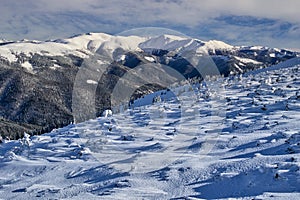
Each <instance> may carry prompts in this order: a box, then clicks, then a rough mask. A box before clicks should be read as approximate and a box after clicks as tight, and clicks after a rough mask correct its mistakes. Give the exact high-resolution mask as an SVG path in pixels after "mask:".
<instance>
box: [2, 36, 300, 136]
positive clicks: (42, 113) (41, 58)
mask: <svg viewBox="0 0 300 200" xmlns="http://www.w3.org/2000/svg"><path fill="white" fill-rule="evenodd" d="M3 41H4V40H3ZM203 54H204V55H206V56H207V57H209V59H210V60H211V63H214V65H215V66H217V68H218V70H219V71H220V74H221V75H224V76H229V75H231V74H238V73H246V72H248V71H251V70H254V69H259V68H265V67H268V66H271V65H275V64H278V63H281V62H284V61H286V60H289V59H292V58H296V57H299V53H298V52H292V51H289V50H284V49H275V48H267V47H260V46H231V45H228V44H226V43H224V42H221V41H214V40H212V41H208V42H204V41H201V40H198V39H193V38H188V37H182V36H172V35H160V36H157V37H138V36H112V35H108V34H105V33H87V34H82V35H77V36H73V37H70V38H68V39H58V40H50V41H34V40H33V41H30V40H22V41H17V42H11V41H4V43H3V42H2V45H1V44H0V84H1V85H0V109H1V113H0V116H1V117H3V118H4V119H5V120H8V121H9V122H10V123H9V124H10V125H11V126H12V129H5V130H4V128H3V127H4V126H2V129H3V130H1V128H0V132H1V134H2V136H3V137H10V138H12V139H13V138H18V137H19V136H21V135H22V134H23V132H24V130H27V131H29V133H30V134H40V133H44V132H49V131H50V130H52V129H53V128H57V127H62V126H65V125H68V124H69V123H72V122H73V121H74V119H73V115H72V95H73V94H72V92H73V86H74V81H75V80H76V76H77V73H78V72H79V71H80V69H82V68H83V67H84V66H85V65H87V64H88V63H89V61H92V63H93V62H94V61H95V62H96V63H103V61H105V63H107V66H106V68H107V70H106V71H105V73H104V74H103V76H102V77H98V80H94V79H91V80H86V81H87V84H91V83H92V84H94V83H95V84H96V83H97V82H98V85H97V87H96V89H95V90H96V95H95V98H96V99H95V110H96V116H100V115H101V113H102V112H103V110H105V109H109V108H111V94H112V92H113V90H114V87H115V86H116V84H117V83H118V81H119V80H120V78H121V77H123V76H124V75H125V74H126V73H128V72H129V71H130V70H132V69H134V68H136V67H139V66H142V65H151V66H153V70H158V71H160V70H161V69H160V67H159V66H160V65H163V66H168V67H170V68H172V69H174V70H176V71H178V72H179V73H180V74H181V75H182V76H183V77H185V78H193V77H201V75H200V74H199V71H198V70H197V69H196V68H195V67H196V66H194V63H193V61H192V60H190V55H192V56H193V55H196V56H198V58H200V57H201V55H203ZM199 56H200V57H199ZM93 59H94V61H93ZM154 66H155V67H154ZM97 67H98V69H97ZM97 67H96V68H94V69H92V71H90V73H95V74H97V73H98V72H97V70H100V71H103V69H102V68H101V64H99V66H97ZM93 70H94V71H93ZM163 73H164V71H163V70H162V71H161V74H163ZM165 73H166V72H165ZM126 84H127V85H128V84H129V86H130V82H127V83H126ZM158 89H162V87H161V86H159V85H147V86H146V87H142V88H140V89H139V90H138V91H136V92H135V94H132V98H133V99H134V98H138V97H141V96H142V95H144V94H148V93H151V92H154V91H156V90H158ZM90 92H92V91H90ZM81 97H82V98H84V96H81ZM45 102H47V103H45ZM13 122H16V123H21V124H24V128H22V129H20V130H19V131H15V132H13V131H7V130H16V129H15V128H14V127H13ZM0 123H1V122H0ZM6 125H7V123H6ZM16 126H17V127H20V126H19V125H17V124H16ZM25 126H26V127H27V128H25ZM6 127H7V126H6ZM28 127H34V128H32V129H28ZM36 127H38V128H36ZM4 133H5V134H4ZM14 134H16V135H18V137H15V136H14Z"/></svg>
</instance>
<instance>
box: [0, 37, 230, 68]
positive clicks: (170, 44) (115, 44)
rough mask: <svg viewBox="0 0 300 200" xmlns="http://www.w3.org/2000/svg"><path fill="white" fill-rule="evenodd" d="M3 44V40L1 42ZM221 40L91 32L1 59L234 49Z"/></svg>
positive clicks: (15, 49)
mask: <svg viewBox="0 0 300 200" xmlns="http://www.w3.org/2000/svg"><path fill="white" fill-rule="evenodd" d="M0 42H1V41H0ZM232 48H234V47H233V46H231V45H228V44H226V43H224V42H221V41H215V40H212V41H208V42H203V41H200V40H197V39H192V38H186V37H179V36H173V35H161V36H156V37H152V38H151V37H150V38H149V37H139V36H113V35H108V34H105V33H88V34H84V35H78V36H74V37H72V38H68V39H58V40H52V41H46V42H44V41H29V40H22V41H16V42H13V43H9V44H6V45H2V46H0V56H1V57H3V58H6V59H7V60H8V61H10V62H16V61H17V56H16V55H18V54H21V53H24V54H25V55H27V56H31V55H33V54H35V53H37V54H40V55H47V56H63V55H68V54H73V55H76V56H79V57H81V58H86V57H88V56H90V55H92V54H93V53H95V52H98V53H105V55H109V56H111V57H112V54H113V52H114V51H115V50H118V49H121V50H122V51H139V50H141V49H143V50H145V49H147V50H149V49H163V50H172V51H177V52H178V53H182V52H185V51H190V50H193V51H196V52H202V53H203V52H206V51H208V50H213V51H214V50H215V49H232Z"/></svg>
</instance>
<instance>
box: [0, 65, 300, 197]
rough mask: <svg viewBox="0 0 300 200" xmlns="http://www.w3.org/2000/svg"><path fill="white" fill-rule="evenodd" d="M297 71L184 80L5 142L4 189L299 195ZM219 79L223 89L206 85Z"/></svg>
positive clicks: (0, 187)
mask: <svg viewBox="0 0 300 200" xmlns="http://www.w3.org/2000/svg"><path fill="white" fill-rule="evenodd" d="M299 77H300V66H299V65H296V66H290V67H281V68H280V67H277V68H276V69H274V70H269V71H264V72H260V73H258V72H257V73H252V74H248V75H247V76H240V75H237V76H231V77H228V78H219V79H217V80H210V81H209V80H208V81H206V82H201V83H194V84H192V87H190V86H189V85H183V86H177V87H174V88H171V90H161V91H159V92H156V93H154V94H150V95H148V96H145V97H143V98H140V99H138V100H136V101H134V102H133V104H132V108H131V109H129V110H125V111H124V112H121V113H119V114H114V115H113V116H111V117H99V118H95V119H91V120H89V121H86V122H83V123H79V124H71V125H69V126H67V127H64V128H61V129H56V130H53V131H52V132H50V133H47V134H44V135H41V136H32V137H30V138H28V135H26V137H25V138H24V139H20V140H16V141H7V140H5V141H4V143H3V144H1V145H0V160H1V162H0V163H1V170H0V177H1V178H0V193H1V197H2V198H4V199H82V198H85V199H233V198H238V199H297V198H298V197H299V195H300V188H299V184H300V170H299V169H300V127H299V119H300V115H299V113H300V93H299V91H300V78H299ZM219 83H221V86H222V87H224V89H225V90H224V94H216V93H214V90H213V89H212V87H207V86H212V85H214V84H217V85H219ZM191 94H195V95H196V96H197V101H196V102H194V101H192V100H191V98H190V96H191ZM215 95H223V96H224V97H225V99H224V101H223V100H222V99H220V98H214V97H215ZM177 97H180V98H181V100H180V99H178V98H177ZM183 100H185V101H183ZM182 102H185V103H187V105H189V109H186V110H185V114H184V113H183V112H182V106H184V105H182ZM223 109H225V110H226V115H225V116H224V118H220V117H218V114H217V113H218V112H217V111H220V110H223ZM195 112H196V113H197V114H199V116H200V118H199V119H197V120H196V119H195ZM188 113H190V114H188ZM209 144H213V146H212V147H210V148H208V149H209V151H208V152H203V151H204V150H205V149H207V148H206V147H207V145H209Z"/></svg>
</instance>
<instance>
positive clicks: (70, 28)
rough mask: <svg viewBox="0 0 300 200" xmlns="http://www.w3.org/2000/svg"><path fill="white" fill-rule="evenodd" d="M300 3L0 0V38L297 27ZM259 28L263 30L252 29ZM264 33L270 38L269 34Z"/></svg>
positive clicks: (227, 33) (278, 0)
mask: <svg viewBox="0 0 300 200" xmlns="http://www.w3.org/2000/svg"><path fill="white" fill-rule="evenodd" d="M299 8H300V1H297V0H285V1H282V0H155V1H154V0H153V1H150V0H126V1H122V0H85V1H82V0H72V1H70V0H51V1H49V0H23V1H19V0H10V1H6V0H0V13H1V14H0V26H1V27H2V28H1V29H0V37H8V38H9V37H10V38H13V39H15V38H18V39H21V38H24V37H26V38H32V39H45V38H53V37H54V38H57V37H65V36H68V35H71V34H73V33H82V32H91V31H103V32H109V33H114V32H118V31H121V30H125V29H128V28H134V27H141V26H164V27H168V28H173V27H177V28H178V27H179V29H180V30H179V31H183V29H184V27H186V30H187V31H191V32H194V33H195V32H197V28H199V27H205V28H206V29H207V30H208V31H209V32H212V33H216V31H220V32H219V34H217V33H216V34H215V35H222V34H223V35H224V37H223V38H224V39H226V38H227V39H228V38H235V36H236V35H237V36H238V35H241V34H242V33H243V34H244V33H245V32H246V31H250V33H251V31H252V32H255V27H254V28H247V27H242V28H240V29H239V28H238V26H232V27H231V28H232V29H233V30H231V29H229V28H228V27H229V26H227V27H226V24H222V25H220V26H219V27H218V23H219V22H218V21H216V20H215V18H216V17H219V16H222V15H237V16H242V15H243V16H253V17H259V18H271V19H276V20H279V21H282V22H284V21H286V22H289V23H291V24H294V26H298V27H299V26H300V25H299V24H300V12H299V11H298V10H299ZM256 28H258V29H261V27H256ZM222 30H224V32H221V31H222ZM225 30H226V31H225ZM236 31H237V32H236ZM269 31H276V29H271V28H270V30H269ZM260 32H263V31H262V30H259V31H257V33H260ZM186 34H189V33H188V32H186ZM199 34H203V33H201V31H200V33H199ZM264 34H265V35H268V36H270V37H273V36H272V33H268V34H266V32H264ZM285 34H286V36H292V38H293V39H298V41H299V38H298V37H297V35H300V31H299V29H295V30H287V33H285ZM265 35H261V38H265ZM238 39H239V38H236V40H238ZM249 39H251V38H249ZM265 39H266V40H267V38H265ZM271 39H272V38H271ZM283 39H284V40H288V38H285V37H283ZM228 40H229V41H233V39H232V40H231V39H228ZM252 40H253V39H252ZM270 41H271V42H272V44H270V45H274V46H276V45H277V44H276V40H275V41H274V40H269V42H270ZM281 43H282V41H281ZM298 43H299V42H298ZM278 44H279V43H278ZM297 45H298V44H297Z"/></svg>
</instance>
